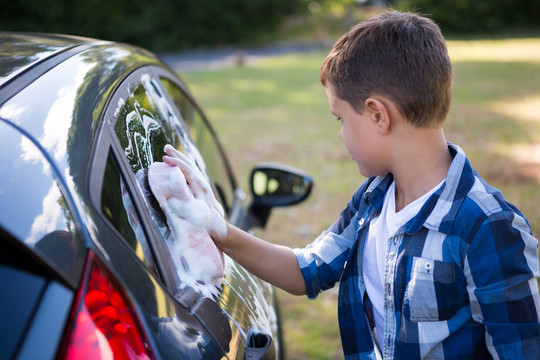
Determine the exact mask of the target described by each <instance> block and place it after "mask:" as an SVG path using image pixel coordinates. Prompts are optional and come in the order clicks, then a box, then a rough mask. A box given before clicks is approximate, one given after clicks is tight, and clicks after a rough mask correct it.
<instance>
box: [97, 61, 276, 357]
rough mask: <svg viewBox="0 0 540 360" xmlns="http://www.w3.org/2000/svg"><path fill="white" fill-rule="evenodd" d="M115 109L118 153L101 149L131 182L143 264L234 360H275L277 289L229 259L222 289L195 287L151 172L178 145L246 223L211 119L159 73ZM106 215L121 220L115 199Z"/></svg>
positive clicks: (132, 86)
mask: <svg viewBox="0 0 540 360" xmlns="http://www.w3.org/2000/svg"><path fill="white" fill-rule="evenodd" d="M109 104H110V105H109V108H108V109H107V111H106V113H105V115H104V119H103V121H104V122H105V124H106V128H107V132H108V134H109V136H110V139H109V140H108V141H110V146H100V147H99V151H98V155H96V156H98V157H100V158H107V159H108V160H107V163H108V164H113V165H114V166H116V170H117V171H118V172H119V174H120V177H121V179H123V182H122V185H121V192H122V194H129V196H124V197H123V206H124V208H125V209H129V210H128V211H127V213H128V215H127V220H125V219H124V220H123V221H121V222H120V223H121V224H122V225H119V227H120V228H119V231H121V232H122V231H124V232H126V233H129V236H130V238H131V239H134V240H132V242H133V245H134V249H135V252H136V253H137V254H138V256H140V258H141V260H142V261H143V262H145V263H146V264H147V266H148V267H149V268H150V269H152V270H153V271H155V273H156V275H157V276H158V277H159V278H161V280H162V281H163V283H164V286H165V287H166V288H167V290H168V291H169V292H170V293H171V294H173V295H174V296H175V298H176V300H177V301H178V302H179V303H180V304H181V305H182V306H184V307H187V308H188V309H189V310H190V311H192V312H194V313H196V315H197V317H198V318H199V320H200V321H201V322H202V323H203V324H204V325H205V326H206V327H207V328H208V329H209V330H210V332H211V333H212V336H213V337H214V339H215V342H216V343H218V344H220V346H221V347H222V348H223V349H224V351H225V352H226V353H227V357H229V358H238V359H240V358H244V357H245V356H246V354H251V353H253V352H254V351H255V352H256V353H257V354H258V355H257V356H255V357H254V358H274V357H275V349H276V348H277V347H278V346H279V343H278V342H277V338H276V336H274V335H275V334H277V326H278V323H277V318H276V315H275V310H274V308H273V297H272V289H271V288H270V286H269V285H267V284H266V283H263V282H261V281H259V280H258V279H256V278H254V277H253V276H252V275H250V274H249V273H248V272H246V271H245V270H244V269H242V268H241V267H239V266H238V265H237V264H235V263H234V262H233V261H232V260H231V259H229V258H227V257H226V266H225V277H224V279H223V282H222V283H221V284H219V285H218V286H216V285H214V284H205V283H201V282H198V281H193V279H192V278H190V277H189V273H188V272H186V271H185V269H183V266H182V263H181V262H179V258H178V254H175V253H174V252H173V251H171V247H170V246H168V245H167V244H168V241H167V238H168V232H169V229H168V227H167V223H166V219H165V217H164V214H163V213H162V212H161V210H160V208H159V204H158V203H157V201H156V200H155V198H154V197H153V196H152V193H151V191H150V188H149V184H148V177H147V171H148V167H149V165H150V164H152V163H154V162H156V161H161V157H162V155H164V153H163V147H164V146H165V144H171V145H172V146H173V147H175V148H176V149H177V150H179V151H181V152H183V153H184V154H185V155H186V156H188V157H190V158H191V159H192V160H193V161H194V162H195V163H196V164H197V166H198V167H199V168H200V170H201V171H202V172H203V173H206V174H207V175H209V177H208V179H211V181H210V182H211V183H212V185H213V187H214V190H215V193H216V194H217V197H218V200H219V201H220V202H221V203H222V205H223V207H224V208H225V209H226V212H227V214H228V216H229V218H230V217H231V215H234V217H235V218H236V219H237V220H236V221H240V218H241V214H242V210H241V209H242V208H243V206H242V203H241V201H240V200H241V198H242V196H238V193H239V191H238V190H237V189H236V183H235V180H234V177H233V176H232V173H231V171H230V167H229V165H228V163H227V161H226V158H225V156H224V154H223V151H222V149H221V146H220V145H219V143H218V142H217V138H216V136H215V133H214V132H213V130H212V128H211V127H210V126H209V124H208V121H207V120H206V117H205V116H204V113H203V112H202V111H201V110H200V108H199V107H198V106H197V104H196V102H195V101H194V100H193V98H192V97H191V95H189V92H188V91H187V89H186V88H185V86H184V85H183V84H182V83H181V82H180V81H179V79H178V78H177V77H176V76H175V75H174V74H172V73H170V72H169V71H168V70H165V69H163V68H160V67H157V66H147V67H143V68H140V69H138V70H137V71H135V72H134V73H132V74H131V75H129V76H128V77H127V78H126V79H125V80H124V81H123V82H122V84H120V86H119V87H118V89H117V91H116V92H115V94H114V95H113V96H112V98H111V100H110V101H109ZM113 165H107V166H109V167H111V166H113ZM115 181H116V180H115ZM103 204H105V207H104V206H103ZM111 206H112V205H111ZM102 209H103V212H104V213H105V215H106V216H109V217H111V220H113V219H112V217H114V216H116V214H117V213H118V211H115V210H114V209H112V208H109V209H108V211H107V196H104V197H103V199H102ZM130 213H131V215H130ZM224 321H225V322H226V323H227V326H223V322H224ZM231 331H232V333H231Z"/></svg>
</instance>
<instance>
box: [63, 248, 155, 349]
mask: <svg viewBox="0 0 540 360" xmlns="http://www.w3.org/2000/svg"><path fill="white" fill-rule="evenodd" d="M70 325H71V331H70V332H69V333H68V334H67V335H66V339H65V341H66V343H65V344H64V346H63V351H62V352H61V357H65V359H153V358H154V356H153V354H152V352H151V351H150V349H149V346H148V341H147V339H146V336H145V335H144V332H143V331H142V328H141V326H140V325H139V321H138V319H137V317H136V315H135V309H134V308H133V306H131V304H130V302H129V300H128V299H127V298H126V297H125V296H124V294H123V293H122V292H120V290H119V289H118V287H117V286H116V285H115V283H114V281H112V280H111V276H110V275H109V273H108V272H107V271H106V270H104V269H103V268H102V267H101V266H99V263H98V261H96V259H95V256H94V255H93V254H92V253H90V255H89V257H88V264H87V266H86V271H85V274H84V276H83V284H82V286H81V287H80V289H79V293H78V294H77V299H76V303H75V312H74V313H73V315H72V318H71V324H70Z"/></svg>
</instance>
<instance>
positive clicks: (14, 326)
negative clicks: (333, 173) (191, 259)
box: [0, 33, 312, 359]
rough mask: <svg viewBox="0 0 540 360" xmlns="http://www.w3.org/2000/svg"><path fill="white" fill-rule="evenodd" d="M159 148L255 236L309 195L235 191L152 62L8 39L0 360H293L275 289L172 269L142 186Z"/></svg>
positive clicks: (3, 65) (180, 86)
mask: <svg viewBox="0 0 540 360" xmlns="http://www.w3.org/2000/svg"><path fill="white" fill-rule="evenodd" d="M165 144H171V145H173V146H174V147H175V148H176V149H179V150H180V151H182V152H184V153H185V154H186V155H187V156H188V157H191V158H192V159H193V160H194V161H195V162H196V163H197V165H198V166H199V168H200V169H201V171H203V172H204V173H205V174H206V175H207V177H208V179H210V180H211V183H212V186H213V189H214V192H215V194H216V197H217V198H218V200H219V201H220V203H221V205H222V206H223V208H224V209H225V213H226V217H227V219H228V221H229V222H231V223H232V224H234V225H236V226H239V227H241V228H243V229H246V230H249V229H250V228H252V227H255V226H259V227H264V226H265V224H266V221H267V219H268V217H269V215H270V211H271V208H272V207H275V206H287V205H291V204H294V203H297V202H300V201H302V200H303V199H305V198H306V197H307V196H308V194H309V192H310V189H311V184H312V182H311V179H310V178H309V176H307V175H305V174H303V173H302V172H300V171H297V170H295V169H291V168H287V167H285V166H279V165H275V164H274V165H272V164H262V165H261V166H258V167H256V168H255V169H254V170H253V172H252V174H251V179H252V181H251V183H252V185H251V186H252V189H251V192H250V193H246V192H244V191H242V190H241V189H239V188H238V186H237V183H236V180H235V177H234V175H233V173H232V171H231V166H230V163H229V162H228V160H227V158H226V156H225V153H224V151H223V148H222V146H221V145H220V143H219V142H218V139H217V137H216V134H215V132H214V131H213V129H212V127H211V126H210V123H209V122H208V120H207V118H206V116H205V115H204V113H203V111H202V110H201V108H200V107H199V106H198V104H197V102H196V101H195V100H194V99H193V97H192V95H191V94H190V92H189V91H188V89H187V87H186V85H185V84H184V83H183V82H182V81H181V80H180V79H179V78H178V76H177V74H175V73H174V72H173V71H171V69H169V68H168V67H167V66H166V65H164V64H163V63H162V62H161V61H160V60H159V59H158V58H157V57H156V56H155V55H153V54H152V53H150V52H148V51H145V50H143V49H140V48H136V47H132V46H128V45H125V44H117V43H111V42H105V41H98V40H92V39H83V38H76V37H69V36H58V35H31V34H19V33H3V34H0V164H1V172H0V259H1V260H0V294H1V296H0V319H1V320H0V324H1V325H0V342H1V346H0V359H51V358H69V359H112V358H115V359H168V358H174V359H222V358H225V359H260V358H264V359H275V358H283V357H284V351H283V342H282V341H283V340H282V339H281V335H280V334H281V332H280V323H279V316H278V311H277V310H278V308H277V303H276V301H275V296H274V294H273V290H272V288H271V287H270V286H269V285H268V284H266V283H264V282H262V281H260V280H259V279H257V278H255V277H253V276H252V275H250V274H249V273H248V272H246V271H245V270H244V269H243V268H241V267H240V266H239V265H237V264H236V263H234V262H233V261H232V260H231V259H229V258H226V259H225V264H226V266H225V276H224V278H223V279H222V281H221V282H220V283H219V284H208V283H201V282H193V281H192V279H188V278H185V277H183V276H182V274H183V272H182V271H179V266H181V265H179V261H178V259H177V258H175V257H176V256H177V255H178V254H174V253H173V252H171V251H170V247H168V246H167V239H166V236H167V235H166V233H167V222H166V219H165V218H164V215H163V212H162V211H161V210H160V208H159V204H158V203H157V201H156V199H155V198H154V197H153V195H152V191H151V189H150V187H149V186H148V178H147V176H146V174H147V172H146V170H147V169H148V166H149V165H150V164H152V163H153V162H156V161H161V157H162V155H163V147H164V145H165ZM232 160H233V161H234V159H232Z"/></svg>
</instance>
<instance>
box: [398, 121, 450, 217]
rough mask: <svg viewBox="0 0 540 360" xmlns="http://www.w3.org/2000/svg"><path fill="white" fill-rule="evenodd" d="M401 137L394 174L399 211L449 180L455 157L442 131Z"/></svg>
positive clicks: (412, 133) (408, 132)
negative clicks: (447, 175)
mask: <svg viewBox="0 0 540 360" xmlns="http://www.w3.org/2000/svg"><path fill="white" fill-rule="evenodd" d="M406 132H407V133H406V134H405V133H403V134H400V139H401V140H403V139H405V140H404V141H399V140H398V141H396V142H394V146H393V153H394V156H393V162H392V169H391V172H392V174H393V175H394V181H395V183H396V194H395V196H396V211H400V210H401V209H403V208H404V207H405V206H407V205H408V204H410V203H411V202H413V201H414V200H416V199H418V198H419V197H421V196H422V195H424V194H426V193H427V192H429V191H430V190H431V189H433V188H434V187H435V186H437V185H438V184H439V183H440V182H441V181H443V180H444V179H445V178H446V174H447V172H448V169H449V168H450V164H451V163H452V156H451V154H450V151H449V150H448V145H447V142H446V138H445V136H444V132H443V130H442V129H431V128H430V129H418V128H414V129H412V131H406Z"/></svg>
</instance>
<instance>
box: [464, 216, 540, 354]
mask: <svg viewBox="0 0 540 360" xmlns="http://www.w3.org/2000/svg"><path fill="white" fill-rule="evenodd" d="M507 214H508V213H496V214H492V215H491V216H490V218H488V219H487V220H486V221H485V222H484V223H483V224H482V225H481V226H480V227H479V229H478V231H477V232H476V235H475V238H474V239H473V240H472V242H471V245H470V247H469V249H468V251H467V256H466V258H465V270H466V271H465V275H466V276H467V281H468V290H469V297H470V300H471V311H472V317H473V319H475V320H476V321H479V322H482V323H483V324H484V326H485V327H486V344H487V345H488V349H489V350H490V352H491V353H492V355H493V356H496V354H498V355H499V356H500V358H501V359H502V358H524V359H529V358H533V357H534V356H538V354H539V351H540V297H539V293H538V282H537V280H538V276H539V265H538V252H537V251H538V241H537V240H536V239H535V238H534V237H533V236H532V235H531V233H530V228H529V226H528V224H527V223H526V221H525V219H524V218H523V217H521V216H520V215H518V214H515V215H507ZM486 240H487V241H486Z"/></svg>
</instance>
